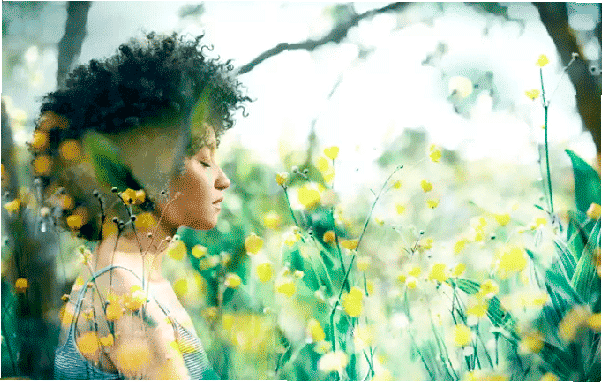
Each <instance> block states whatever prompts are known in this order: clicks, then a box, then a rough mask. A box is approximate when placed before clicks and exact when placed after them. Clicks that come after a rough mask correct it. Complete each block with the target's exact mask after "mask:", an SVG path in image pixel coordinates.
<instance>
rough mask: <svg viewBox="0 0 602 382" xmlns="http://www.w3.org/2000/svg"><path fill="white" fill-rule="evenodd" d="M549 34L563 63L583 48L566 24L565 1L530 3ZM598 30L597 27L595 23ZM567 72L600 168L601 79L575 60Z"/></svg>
mask: <svg viewBox="0 0 602 382" xmlns="http://www.w3.org/2000/svg"><path fill="white" fill-rule="evenodd" d="M533 4H534V5H535V7H536V8H537V10H538V12H539V17H540V18H541V21H542V23H543V24H544V26H545V27H546V30H547V31H548V34H549V35H550V37H552V41H554V44H555V45H556V49H558V53H559V54H560V58H561V60H562V63H563V65H567V64H568V63H569V61H570V60H571V59H572V55H573V52H576V53H579V55H580V56H581V57H583V55H582V49H581V47H580V46H579V44H578V43H577V39H576V38H575V35H574V32H573V30H572V29H571V28H570V26H569V22H568V14H567V8H566V4H565V3H533ZM597 30H598V31H599V30H600V28H599V25H598V29H597ZM568 75H569V77H570V79H571V81H572V82H573V85H574V86H575V92H576V95H575V97H576V99H577V110H578V111H579V114H580V115H581V119H582V120H583V127H584V128H585V129H587V130H588V131H589V132H590V133H591V134H592V138H593V140H594V143H595V144H596V150H597V152H598V171H599V169H600V96H601V94H602V86H601V84H600V78H596V77H594V76H593V75H592V73H591V72H590V70H589V68H588V67H587V65H586V63H585V62H584V61H583V60H582V59H577V60H576V61H575V62H574V63H573V64H572V65H571V67H570V68H569V70H568Z"/></svg>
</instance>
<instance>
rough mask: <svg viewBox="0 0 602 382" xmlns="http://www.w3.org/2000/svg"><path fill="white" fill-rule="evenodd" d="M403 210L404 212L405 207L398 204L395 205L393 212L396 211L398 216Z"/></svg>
mask: <svg viewBox="0 0 602 382" xmlns="http://www.w3.org/2000/svg"><path fill="white" fill-rule="evenodd" d="M405 210H406V208H405V206H403V205H401V204H399V203H397V204H395V211H396V212H397V213H398V214H399V215H401V214H403V213H404V211H405Z"/></svg>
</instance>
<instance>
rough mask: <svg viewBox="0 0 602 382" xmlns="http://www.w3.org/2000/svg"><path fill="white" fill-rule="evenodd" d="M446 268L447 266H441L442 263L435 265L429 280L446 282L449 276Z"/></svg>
mask: <svg viewBox="0 0 602 382" xmlns="http://www.w3.org/2000/svg"><path fill="white" fill-rule="evenodd" d="M446 268H447V267H446V266H445V264H441V263H436V264H433V267H432V268H431V273H430V274H429V280H437V281H439V282H441V283H442V282H445V280H447V274H446V271H445V270H446Z"/></svg>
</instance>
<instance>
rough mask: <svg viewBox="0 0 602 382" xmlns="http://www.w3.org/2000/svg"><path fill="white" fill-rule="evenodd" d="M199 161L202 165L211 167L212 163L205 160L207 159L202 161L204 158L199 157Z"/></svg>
mask: <svg viewBox="0 0 602 382" xmlns="http://www.w3.org/2000/svg"><path fill="white" fill-rule="evenodd" d="M197 161H198V162H199V163H200V164H201V165H203V167H207V168H209V167H211V165H210V164H209V163H207V162H205V161H202V160H200V159H197Z"/></svg>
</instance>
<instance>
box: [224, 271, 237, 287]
mask: <svg viewBox="0 0 602 382" xmlns="http://www.w3.org/2000/svg"><path fill="white" fill-rule="evenodd" d="M240 283H241V280H240V277H239V276H238V275H237V274H236V273H228V274H227V275H226V280H225V281H224V285H226V286H227V287H229V288H236V287H238V286H239V285H240Z"/></svg>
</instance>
